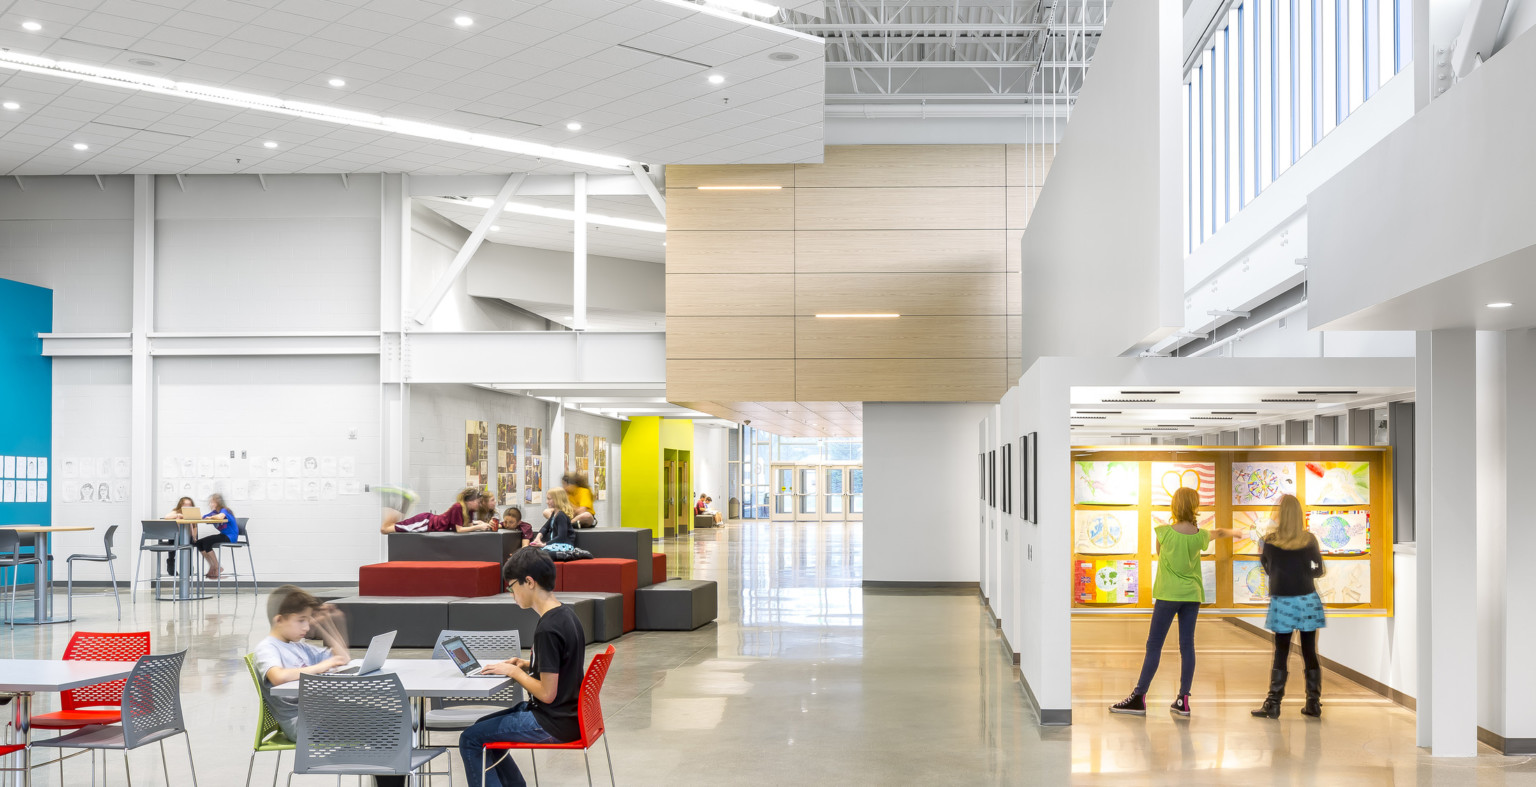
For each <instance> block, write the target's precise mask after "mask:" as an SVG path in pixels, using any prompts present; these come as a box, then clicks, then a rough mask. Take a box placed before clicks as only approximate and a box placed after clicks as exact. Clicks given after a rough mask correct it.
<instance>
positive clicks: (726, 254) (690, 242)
mask: <svg viewBox="0 0 1536 787" xmlns="http://www.w3.org/2000/svg"><path fill="white" fill-rule="evenodd" d="M794 272H795V233H793V232H784V231H772V230H743V231H732V230H724V231H718V232H676V231H672V230H668V231H667V273H794Z"/></svg>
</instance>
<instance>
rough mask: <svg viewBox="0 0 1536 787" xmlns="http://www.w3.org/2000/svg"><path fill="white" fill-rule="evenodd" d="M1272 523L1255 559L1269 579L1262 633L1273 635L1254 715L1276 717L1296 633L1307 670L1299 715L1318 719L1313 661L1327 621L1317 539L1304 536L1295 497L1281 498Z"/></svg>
mask: <svg viewBox="0 0 1536 787" xmlns="http://www.w3.org/2000/svg"><path fill="white" fill-rule="evenodd" d="M1275 522H1276V525H1275V529H1274V530H1273V531H1271V532H1269V533H1266V534H1265V535H1264V551H1263V554H1262V555H1261V556H1260V557H1259V562H1260V563H1261V564H1262V565H1263V566H1264V573H1265V574H1268V575H1269V614H1267V615H1265V616H1264V628H1267V629H1269V630H1270V631H1273V632H1275V662H1274V666H1273V667H1272V668H1271V669H1270V672H1269V696H1267V697H1265V698H1264V705H1263V707H1260V708H1259V709H1258V710H1255V711H1253V715H1255V716H1259V717H1262V718H1270V719H1275V718H1279V717H1280V700H1281V699H1282V698H1283V697H1284V696H1285V679H1286V669H1287V667H1286V657H1287V656H1289V655H1290V652H1291V633H1292V632H1294V631H1299V632H1301V658H1302V661H1303V662H1304V664H1305V666H1306V670H1305V672H1304V673H1303V674H1304V675H1305V676H1306V679H1307V702H1306V705H1304V706H1303V707H1302V709H1301V712H1302V715H1305V716H1321V715H1323V708H1322V705H1321V704H1320V700H1321V698H1322V694H1323V671H1322V668H1321V667H1320V665H1319V664H1318V662H1317V630H1318V629H1320V628H1323V627H1324V626H1326V625H1328V621H1327V619H1326V618H1325V617H1324V615H1323V602H1322V600H1321V599H1319V598H1318V597H1317V587H1316V586H1315V585H1314V584H1313V580H1314V579H1316V578H1317V577H1320V576H1322V575H1323V572H1324V571H1325V568H1324V566H1323V553H1322V551H1321V550H1320V549H1319V548H1318V546H1317V537H1316V536H1314V535H1312V534H1311V533H1309V532H1307V528H1306V526H1305V525H1304V523H1303V521H1302V512H1301V502H1300V501H1298V500H1297V499H1296V498H1295V497H1293V496H1291V495H1282V496H1281V497H1280V507H1279V510H1278V512H1277V514H1276V516H1275Z"/></svg>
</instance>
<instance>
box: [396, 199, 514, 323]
mask: <svg viewBox="0 0 1536 787" xmlns="http://www.w3.org/2000/svg"><path fill="white" fill-rule="evenodd" d="M527 177H528V175H527V173H524V172H517V173H513V174H512V175H510V176H508V177H507V180H506V182H505V183H503V184H502V186H501V190H500V191H498V192H496V197H495V198H494V199H493V200H491V206H490V207H489V208H488V209H487V210H486V211H485V215H483V216H481V217H480V221H479V222H477V223H476V224H475V229H474V231H473V232H471V233H469V239H468V240H466V241H464V246H463V248H460V249H459V253H458V254H455V255H454V256H453V262H451V263H449V265H448V270H446V271H443V275H442V276H439V277H438V279H437V282H436V283H434V284H433V285H432V289H431V290H430V291H428V292H427V297H426V299H425V300H423V301H422V303H421V307H420V308H418V309H417V310H416V313H415V314H413V315H411V319H412V320H414V321H416V323H417V324H418V325H426V324H427V320H430V319H431V318H432V312H434V311H437V305H438V304H440V303H442V302H443V297H444V296H446V295H447V294H448V288H449V287H452V286H453V282H454V280H455V279H457V278H459V274H461V273H463V272H464V268H465V267H467V266H468V265H469V260H470V258H471V257H473V256H475V252H476V251H477V250H479V248H480V242H481V241H482V240H485V234H486V233H487V232H490V231H491V225H492V224H494V223H495V222H496V221H497V218H498V217H500V216H501V209H502V208H505V207H506V206H507V200H509V199H511V198H512V195H513V194H516V193H517V189H518V187H519V186H521V185H523V180H524V179H525V178H527Z"/></svg>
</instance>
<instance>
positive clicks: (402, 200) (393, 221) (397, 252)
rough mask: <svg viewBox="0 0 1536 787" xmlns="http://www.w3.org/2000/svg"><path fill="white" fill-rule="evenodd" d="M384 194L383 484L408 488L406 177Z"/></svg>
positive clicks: (387, 181) (386, 180)
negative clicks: (405, 334) (406, 486)
mask: <svg viewBox="0 0 1536 787" xmlns="http://www.w3.org/2000/svg"><path fill="white" fill-rule="evenodd" d="M380 178H382V183H381V184H380V185H381V188H380V190H379V195H380V196H379V203H380V204H379V296H380V297H379V329H380V331H381V334H382V335H381V337H380V344H379V419H380V420H379V478H378V479H376V480H377V481H381V482H387V483H404V482H405V480H406V477H405V472H406V458H407V452H408V450H409V445H408V442H407V441H406V439H405V435H406V428H407V426H408V425H407V423H406V413H407V411H408V402H409V399H408V393H407V390H406V385H405V375H406V371H407V370H406V366H405V359H404V356H403V353H404V350H405V340H404V329H405V328H406V327H407V326H408V324H407V323H406V320H405V302H404V292H405V289H406V286H405V281H406V276H407V275H408V273H409V271H410V251H411V200H410V197H409V196H408V195H409V193H410V192H409V190H408V185H409V184H408V183H407V176H406V175H403V174H384V175H380Z"/></svg>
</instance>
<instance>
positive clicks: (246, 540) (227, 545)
mask: <svg viewBox="0 0 1536 787" xmlns="http://www.w3.org/2000/svg"><path fill="white" fill-rule="evenodd" d="M248 521H250V517H244V516H237V517H235V524H236V525H238V526H239V527H240V536H239V539H240V540H238V541H226V542H224V543H222V544H216V545H215V546H216V548H218V549H221V550H222V549H228V550H230V552H231V554H230V556H229V567H230V568H231V569H232V570H233V571H234V582H235V595H236V596H239V595H240V564H239V563H238V562H236V561H235V556H234V554H233V553H234V551H235V550H240V551H242V552H244V553H245V562H246V565H249V566H250V567H251V593H252V594H253V595H254V594H255V593H256V592H257V590H256V559H255V558H254V557H252V556H251V536H250V534H249V533H247V532H245V523H246V522H248ZM220 562H221V563H222V562H223V560H222V559H221V560H220ZM217 582H218V583H219V584H218V588H219V593H220V594H222V593H223V592H224V576H223V575H222V574H220V576H219V578H218V580H217Z"/></svg>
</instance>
